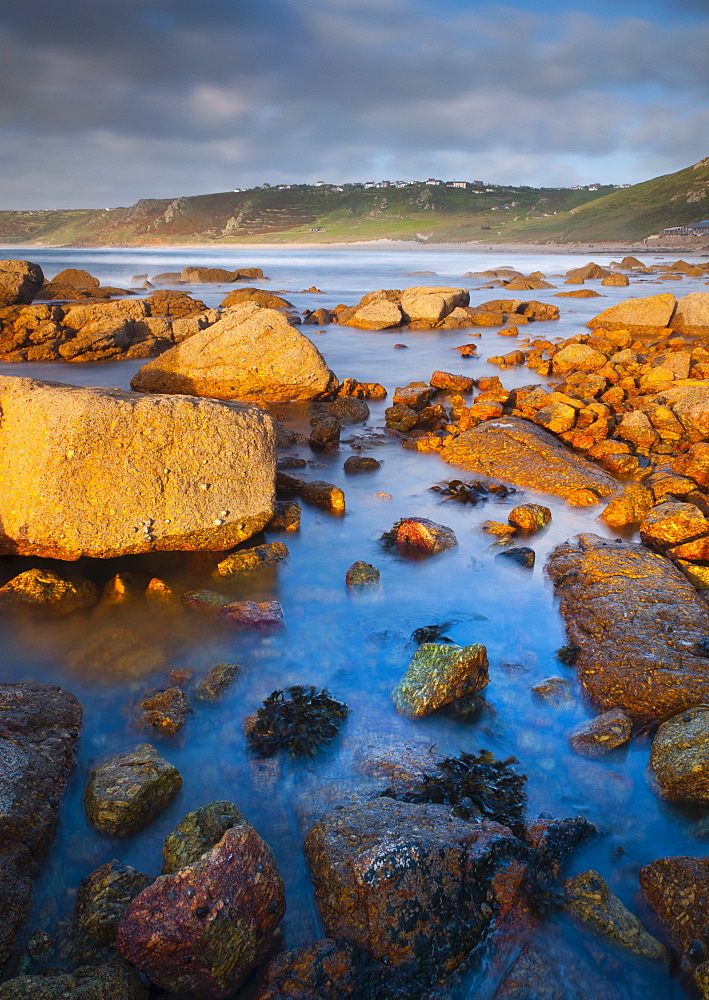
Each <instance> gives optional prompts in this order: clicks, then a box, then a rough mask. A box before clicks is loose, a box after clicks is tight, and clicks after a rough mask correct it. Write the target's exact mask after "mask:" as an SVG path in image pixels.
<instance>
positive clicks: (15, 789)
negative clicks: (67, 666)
mask: <svg viewBox="0 0 709 1000" xmlns="http://www.w3.org/2000/svg"><path fill="white" fill-rule="evenodd" d="M81 722H82V711H81V707H80V705H79V703H78V701H77V700H76V698H75V697H74V696H73V695H72V694H69V693H68V692H67V691H64V690H62V689H61V688H59V687H56V686H55V685H52V684H38V683H35V682H32V681H23V682H18V683H16V684H5V683H3V684H0V838H1V840H2V857H1V858H0V891H1V893H2V898H3V900H4V903H3V906H2V908H0V969H4V968H5V966H6V965H7V963H8V961H9V959H10V958H11V956H12V954H13V949H14V944H15V936H16V934H17V933H18V931H19V930H20V928H21V926H22V924H23V923H24V921H25V920H26V918H27V916H28V914H29V911H30V905H31V900H32V883H31V881H30V876H31V875H32V874H33V870H34V864H35V861H36V860H39V856H40V855H41V852H42V850H43V849H44V848H45V847H46V846H47V844H48V843H49V841H50V839H51V836H52V834H53V829H54V823H55V821H56V817H57V813H58V811H59V806H60V802H61V797H62V793H63V791H64V788H65V787H66V783H67V780H68V778H69V775H70V773H71V771H72V768H73V766H74V754H75V748H76V742H77V740H78V737H79V732H80V730H81Z"/></svg>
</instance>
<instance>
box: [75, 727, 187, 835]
mask: <svg viewBox="0 0 709 1000" xmlns="http://www.w3.org/2000/svg"><path fill="white" fill-rule="evenodd" d="M181 787H182V778H181V777H180V773H179V771H178V770H177V768H176V767H174V766H173V765H172V764H169V763H168V762H167V761H166V760H164V759H163V758H162V757H161V756H160V755H159V753H158V752H157V750H156V749H155V747H152V746H150V744H148V743H141V744H140V746H137V747H136V748H135V750H133V751H131V752H129V753H122V754H116V755H115V756H114V757H110V758H109V759H108V760H107V761H106V762H105V763H104V764H102V765H101V766H100V767H98V768H96V770H95V771H93V772H92V774H91V777H90V778H89V783H88V786H87V788H86V795H85V800H84V801H85V804H86V814H87V816H88V818H89V821H90V822H91V823H93V825H94V826H95V827H96V828H97V829H98V830H100V831H101V833H106V834H108V835H110V836H114V837H127V836H129V835H130V834H132V833H137V832H138V831H139V830H142V829H143V827H145V826H147V825H148V823H149V822H150V820H151V819H152V818H153V817H154V816H156V815H157V814H158V813H159V812H162V810H163V809H165V808H166V806H167V805H169V803H170V802H171V801H172V799H174V797H175V796H176V795H177V793H178V792H179V790H180V788H181Z"/></svg>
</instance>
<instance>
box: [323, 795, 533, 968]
mask: <svg viewBox="0 0 709 1000" xmlns="http://www.w3.org/2000/svg"><path fill="white" fill-rule="evenodd" d="M305 854H306V857H307V859H308V863H309V865H310V870H311V872H312V875H313V881H314V883H315V894H316V897H317V900H318V905H319V907H320V912H321V914H322V917H323V921H324V924H325V929H326V932H327V934H328V935H329V936H331V937H334V938H344V939H345V940H346V941H349V942H351V943H353V944H356V945H359V946H360V947H362V948H364V949H366V950H367V951H368V952H369V953H370V954H371V955H373V956H374V957H375V959H377V960H380V961H384V962H387V963H388V964H389V965H390V967H393V968H398V969H401V970H407V971H410V972H411V973H412V974H416V975H418V976H419V977H420V978H421V980H422V981H431V980H440V979H443V978H445V976H447V975H449V974H450V973H452V972H453V971H454V970H455V969H456V968H457V967H458V966H459V965H460V964H461V963H462V962H463V961H464V960H465V958H466V957H467V955H468V953H469V952H470V951H471V950H472V948H474V947H475V945H476V944H477V943H478V941H479V940H480V939H481V937H482V936H483V935H484V934H485V932H486V931H487V930H488V928H489V927H490V926H491V925H493V926H494V925H496V924H498V923H499V922H500V921H501V920H502V919H503V917H504V915H505V913H506V911H507V909H508V908H509V906H510V905H511V901H512V900H513V899H514V896H515V895H516V891H517V889H518V887H519V883H520V881H521V879H522V877H523V875H524V863H525V861H526V858H527V849H526V848H525V847H524V845H523V844H522V843H521V842H520V841H519V840H517V839H516V838H515V837H514V836H512V834H511V833H510V831H509V830H508V829H507V828H506V827H504V826H500V825H499V824H497V823H492V822H488V821H483V822H481V823H469V822H467V821H465V820H457V819H453V818H452V817H451V815H450V810H449V807H448V806H445V805H443V806H441V805H419V804H413V803H404V802H397V801H395V800H393V799H388V798H379V799H375V800H373V801H371V802H364V803H360V804H357V805H353V806H349V807H347V806H346V807H344V808H341V809H337V810H335V811H334V812H333V813H331V814H329V815H327V816H325V817H323V818H322V819H321V820H319V821H318V822H317V823H316V824H315V826H314V827H313V828H312V830H311V831H310V833H309V834H308V836H307V837H306V841H305Z"/></svg>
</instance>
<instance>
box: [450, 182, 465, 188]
mask: <svg viewBox="0 0 709 1000" xmlns="http://www.w3.org/2000/svg"><path fill="white" fill-rule="evenodd" d="M467 186H468V182H467V181H448V183H447V184H446V187H449V188H467Z"/></svg>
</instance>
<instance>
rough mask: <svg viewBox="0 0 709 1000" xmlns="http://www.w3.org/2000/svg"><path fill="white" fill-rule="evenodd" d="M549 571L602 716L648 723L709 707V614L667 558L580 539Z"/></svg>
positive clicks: (556, 556)
mask: <svg viewBox="0 0 709 1000" xmlns="http://www.w3.org/2000/svg"><path fill="white" fill-rule="evenodd" d="M547 572H548V574H549V576H550V577H551V579H552V582H553V583H554V587H555V590H556V593H557V596H558V597H559V598H560V600H561V605H560V610H561V614H562V616H563V618H564V621H565V623H566V630H567V633H568V636H569V641H570V642H571V643H572V644H573V645H574V646H576V647H577V648H578V652H577V655H576V658H575V666H576V669H577V670H578V675H579V678H580V680H581V683H582V684H583V686H584V688H585V690H586V693H587V694H588V695H589V697H590V698H591V701H592V702H593V703H594V705H596V706H597V707H598V708H599V709H601V710H602V711H606V710H608V709H611V708H622V709H623V711H625V712H626V713H627V714H628V715H629V716H630V718H631V719H633V720H634V721H636V722H641V723H647V722H652V721H654V720H656V719H662V718H665V717H667V716H668V715H671V714H673V713H675V712H678V711H682V710H683V709H686V708H690V707H691V706H693V705H698V704H702V703H705V702H707V701H709V671H707V661H706V659H703V658H701V657H700V656H697V655H696V654H695V653H694V652H693V650H694V649H695V646H696V644H697V643H698V642H700V641H701V640H702V639H703V638H704V637H705V636H707V635H709V608H707V605H706V603H705V602H704V601H703V600H702V599H701V598H700V597H699V595H698V594H697V592H696V590H695V589H694V587H692V585H691V584H690V583H689V582H688V581H687V580H686V579H685V577H684V576H683V575H682V573H680V571H679V570H678V569H676V568H675V567H674V566H673V565H672V563H670V562H669V561H668V560H667V559H665V558H664V557H663V556H661V555H658V554H657V553H654V552H649V551H648V550H647V549H646V548H644V546H641V545H631V544H628V543H625V542H616V541H610V540H608V539H603V538H599V537H598V536H597V535H579V536H578V539H577V540H576V541H574V542H566V543H564V544H563V545H560V546H558V547H557V548H556V549H555V550H554V551H553V552H552V554H551V556H550V557H549V562H548V563H547Z"/></svg>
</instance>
